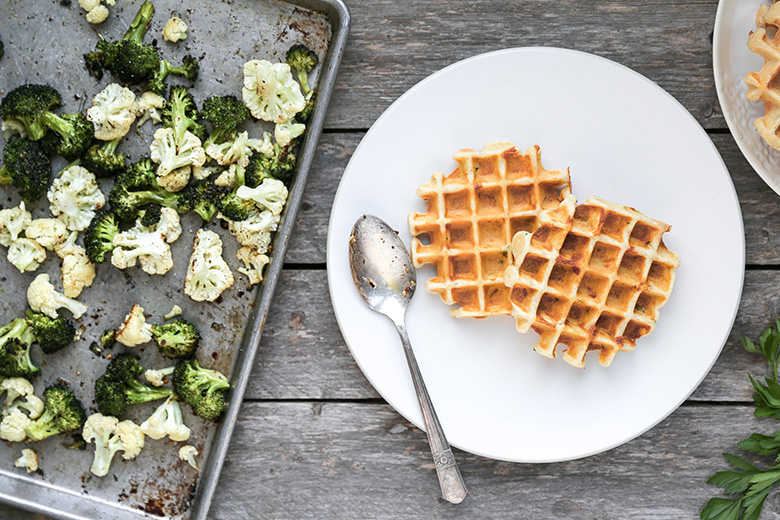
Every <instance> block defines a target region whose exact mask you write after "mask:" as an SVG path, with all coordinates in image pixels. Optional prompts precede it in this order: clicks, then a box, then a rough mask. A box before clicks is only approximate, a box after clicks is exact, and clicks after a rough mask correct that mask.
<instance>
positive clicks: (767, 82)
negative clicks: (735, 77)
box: [745, 2, 780, 150]
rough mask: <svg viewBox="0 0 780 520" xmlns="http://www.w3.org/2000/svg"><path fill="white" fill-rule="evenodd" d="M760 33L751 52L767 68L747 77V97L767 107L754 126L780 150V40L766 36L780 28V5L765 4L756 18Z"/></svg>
mask: <svg viewBox="0 0 780 520" xmlns="http://www.w3.org/2000/svg"><path fill="white" fill-rule="evenodd" d="M756 25H757V26H758V29H756V30H755V31H753V32H751V33H750V36H749V37H748V48H749V49H750V50H751V51H752V52H754V53H756V54H758V55H760V56H761V57H762V58H764V65H763V66H762V67H761V70H759V71H758V72H750V73H748V74H747V75H746V76H745V83H747V85H748V91H747V94H746V95H745V96H746V97H747V99H748V100H750V101H762V102H763V103H764V112H765V114H764V116H762V117H757V118H756V120H755V121H754V122H753V126H754V127H755V128H756V130H757V131H758V133H759V135H760V136H761V138H762V139H763V140H764V141H766V142H767V143H768V144H769V146H771V147H772V148H775V149H777V150H780V136H778V128H779V127H780V89H779V88H778V84H777V81H775V78H776V77H777V76H778V73H779V72H780V38H778V36H777V35H776V34H775V36H773V37H772V38H769V36H768V35H767V27H769V28H770V29H771V30H773V31H776V29H777V28H778V26H780V4H778V3H774V2H773V3H772V5H771V6H769V5H767V4H764V5H762V6H761V8H760V9H759V11H758V14H757V15H756Z"/></svg>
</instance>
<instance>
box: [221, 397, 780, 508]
mask: <svg viewBox="0 0 780 520" xmlns="http://www.w3.org/2000/svg"><path fill="white" fill-rule="evenodd" d="M751 413H752V411H751V409H750V408H749V407H744V406H730V407H719V406H702V405H695V406H685V407H683V408H680V409H679V410H678V411H677V412H675V413H674V414H672V415H671V416H670V417H669V418H668V419H666V420H664V421H663V422H661V424H660V425H658V426H657V427H656V428H654V429H653V430H651V431H650V432H648V433H646V434H645V435H642V436H641V437H639V438H637V439H635V440H633V441H631V442H629V443H628V444H625V445H624V446H622V447H619V448H616V449H613V450H611V451H608V452H606V453H603V454H601V455H597V456H593V457H589V458H585V459H580V460H576V461H571V462H566V463H558V464H512V463H506V462H499V461H495V460H488V459H484V458H482V457H477V456H473V455H469V454H467V453H464V452H462V451H459V450H456V451H455V456H456V458H457V460H458V462H459V464H460V466H461V471H462V473H463V475H464V478H465V480H466V484H467V486H468V487H469V490H470V493H471V494H470V496H469V497H467V498H466V500H465V501H464V502H463V503H462V504H461V505H460V506H454V505H452V504H449V503H447V502H445V501H443V500H441V499H440V498H439V493H440V491H439V489H438V483H437V481H436V477H435V473H434V470H433V465H432V463H431V458H430V454H429V452H428V447H427V443H426V440H425V436H424V434H423V433H422V431H420V430H418V429H416V428H415V427H413V426H411V425H410V424H408V423H406V422H404V421H403V420H402V419H401V418H399V416H398V415H397V414H396V413H395V412H394V411H393V410H392V409H390V408H389V407H388V406H386V405H359V404H351V403H285V404H279V403H245V405H244V409H243V411H242V419H241V420H240V421H239V423H238V425H237V430H236V437H235V441H234V442H233V444H232V445H231V449H230V453H229V455H228V459H227V463H226V465H225V470H224V473H223V476H222V479H221V481H220V492H219V493H218V494H217V498H216V502H215V503H214V505H213V506H212V515H211V517H212V518H213V519H214V520H232V519H234V518H247V517H253V518H254V517H262V518H274V519H288V518H289V519H325V518H327V519H331V518H332V519H345V520H346V519H355V520H363V519H366V518H403V519H415V518H420V519H423V518H426V519H428V518H447V519H474V518H493V519H503V518H506V519H516V518H551V519H552V518H556V519H561V518H571V519H578V520H581V519H591V518H592V519H599V520H604V519H615V520H618V519H620V520H625V519H637V520H639V519H641V520H646V519H648V518H653V519H670V520H671V519H674V520H679V519H682V518H695V517H698V511H699V510H700V508H701V507H702V506H703V505H704V504H705V503H706V501H707V500H708V499H709V497H711V496H713V494H717V491H718V489H717V488H715V487H713V486H709V485H707V484H706V483H705V482H706V480H707V478H708V477H709V476H710V475H711V474H712V473H714V472H715V471H718V470H721V469H726V464H725V461H724V460H723V459H722V458H721V456H720V453H722V452H723V451H726V450H733V449H734V448H735V447H734V444H735V442H736V441H738V440H740V439H742V438H744V437H746V436H747V435H749V434H750V433H751V432H752V431H753V429H755V428H757V429H759V430H760V431H766V432H771V431H772V428H773V427H776V421H772V420H769V422H766V420H757V419H755V418H753V417H752V415H751ZM572 436H573V438H576V432H572ZM574 442H576V441H574ZM777 510H778V509H777V508H776V502H773V501H772V500H770V503H768V505H767V516H766V518H772V516H771V514H772V511H777Z"/></svg>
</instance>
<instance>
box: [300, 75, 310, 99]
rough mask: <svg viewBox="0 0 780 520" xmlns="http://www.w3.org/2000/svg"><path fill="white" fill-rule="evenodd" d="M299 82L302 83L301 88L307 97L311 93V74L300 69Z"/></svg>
mask: <svg viewBox="0 0 780 520" xmlns="http://www.w3.org/2000/svg"><path fill="white" fill-rule="evenodd" d="M298 81H300V82H301V87H303V93H304V95H307V94H308V93H309V92H311V89H310V88H309V73H308V72H306V71H305V70H300V69H298Z"/></svg>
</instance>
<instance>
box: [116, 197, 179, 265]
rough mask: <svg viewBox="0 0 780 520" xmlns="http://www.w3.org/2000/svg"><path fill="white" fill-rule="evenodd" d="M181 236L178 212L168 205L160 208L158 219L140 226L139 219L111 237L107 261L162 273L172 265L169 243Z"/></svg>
mask: <svg viewBox="0 0 780 520" xmlns="http://www.w3.org/2000/svg"><path fill="white" fill-rule="evenodd" d="M179 235H181V224H180V221H179V214H178V213H176V211H175V210H173V209H170V208H162V211H161V216H160V221H159V222H157V223H156V224H154V225H152V226H144V225H143V224H142V223H141V221H140V220H138V221H136V223H135V226H133V227H132V228H130V229H128V230H127V231H123V232H122V233H118V234H117V235H116V236H115V237H114V242H113V245H114V246H115V247H114V251H113V253H112V255H111V263H112V264H114V266H116V267H118V268H119V269H126V268H128V267H132V266H134V265H135V264H136V261H138V262H140V263H141V269H143V270H144V271H145V272H147V273H149V274H165V273H167V272H168V271H169V270H170V268H171V267H173V256H172V255H171V247H170V245H169V244H170V243H172V242H174V241H175V240H176V239H177V238H179Z"/></svg>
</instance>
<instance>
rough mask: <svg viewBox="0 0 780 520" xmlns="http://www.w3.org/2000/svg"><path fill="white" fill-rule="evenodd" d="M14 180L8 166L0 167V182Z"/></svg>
mask: <svg viewBox="0 0 780 520" xmlns="http://www.w3.org/2000/svg"><path fill="white" fill-rule="evenodd" d="M13 181H14V178H13V176H12V175H11V172H10V171H9V170H8V166H2V167H0V184H11V183H12V182H13Z"/></svg>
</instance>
